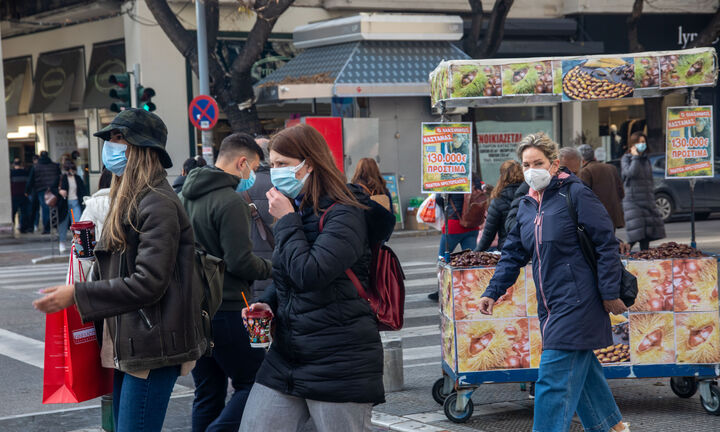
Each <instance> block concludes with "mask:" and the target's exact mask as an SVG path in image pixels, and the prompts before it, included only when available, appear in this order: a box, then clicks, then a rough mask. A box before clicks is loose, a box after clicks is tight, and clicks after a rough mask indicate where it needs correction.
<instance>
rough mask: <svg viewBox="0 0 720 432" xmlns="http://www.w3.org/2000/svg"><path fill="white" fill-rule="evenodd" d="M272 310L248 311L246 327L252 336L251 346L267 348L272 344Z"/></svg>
mask: <svg viewBox="0 0 720 432" xmlns="http://www.w3.org/2000/svg"><path fill="white" fill-rule="evenodd" d="M272 316H273V315H272V312H270V311H269V310H254V311H248V312H247V315H246V317H247V319H246V321H245V328H246V329H247V331H248V336H249V337H250V346H251V347H253V348H267V347H269V346H270V322H271V321H272Z"/></svg>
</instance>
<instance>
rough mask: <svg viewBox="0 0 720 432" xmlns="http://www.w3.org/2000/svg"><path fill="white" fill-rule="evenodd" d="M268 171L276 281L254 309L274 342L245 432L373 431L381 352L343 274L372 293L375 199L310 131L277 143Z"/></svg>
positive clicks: (299, 130)
mask: <svg viewBox="0 0 720 432" xmlns="http://www.w3.org/2000/svg"><path fill="white" fill-rule="evenodd" d="M270 163H271V166H272V169H271V171H270V175H271V178H272V183H273V185H274V186H275V187H274V188H273V189H271V190H270V191H268V193H267V194H268V200H269V202H270V214H272V215H273V216H274V217H276V218H277V222H276V223H275V227H274V230H275V239H276V241H277V245H276V248H275V254H274V255H273V281H274V283H273V285H271V287H270V288H269V289H268V290H266V291H265V294H264V295H263V297H262V299H261V300H260V302H258V303H254V304H252V305H251V307H250V309H252V310H271V311H272V312H273V313H274V315H275V317H274V320H275V321H276V326H275V335H274V338H273V342H272V344H271V345H270V350H269V351H268V353H267V356H266V357H265V361H264V362H263V365H262V367H261V368H260V371H259V372H258V374H257V380H256V383H255V385H254V386H253V388H252V391H251V392H250V397H249V398H248V402H247V406H246V409H245V412H246V415H244V416H243V421H242V425H241V426H240V431H241V432H257V431H274V430H277V431H300V430H302V428H303V427H304V425H305V423H306V422H307V421H308V419H310V418H312V420H313V423H314V424H315V428H316V430H317V431H318V432H336V431H343V432H360V431H367V430H370V428H371V412H372V407H373V405H374V404H379V403H383V402H384V401H385V395H384V389H383V383H382V374H383V351H382V344H381V342H380V334H379V333H378V328H377V318H376V317H375V316H374V314H373V312H372V311H371V309H370V308H369V307H368V304H367V301H366V300H363V299H362V298H361V297H360V296H359V295H358V292H357V289H356V288H355V285H354V284H353V282H351V281H350V279H349V278H348V277H347V276H346V274H345V272H344V271H345V270H346V269H350V270H352V271H353V272H354V273H355V275H356V276H357V278H358V279H359V280H360V282H361V283H362V284H363V286H364V287H365V288H366V289H367V287H368V284H369V275H370V273H369V265H370V262H371V253H370V246H371V245H370V244H369V241H368V238H373V237H375V238H378V237H380V238H382V237H383V236H384V235H385V234H384V233H378V234H373V232H372V231H373V230H378V229H380V228H383V230H384V228H385V227H379V226H378V225H379V224H377V223H375V221H370V220H367V219H366V216H365V210H366V209H367V206H368V204H369V203H370V200H369V198H368V197H367V195H365V194H363V193H361V192H359V191H358V192H359V193H358V194H353V193H352V192H351V191H350V190H349V189H348V187H347V186H346V185H345V179H344V176H343V174H342V173H341V172H340V171H339V170H338V169H337V167H336V166H335V162H334V159H333V157H332V155H331V153H330V150H329V148H328V146H327V143H326V142H325V140H324V138H323V137H322V135H320V133H319V132H318V131H317V130H315V129H313V128H312V127H311V126H308V125H304V124H300V125H297V126H293V127H290V128H287V129H285V130H283V131H281V132H279V133H278V134H277V135H275V136H274V137H273V138H272V140H271V142H270ZM358 189H359V188H358ZM359 200H360V201H359ZM321 221H322V223H323V226H322V227H321V226H320V222H321ZM393 221H394V219H393Z"/></svg>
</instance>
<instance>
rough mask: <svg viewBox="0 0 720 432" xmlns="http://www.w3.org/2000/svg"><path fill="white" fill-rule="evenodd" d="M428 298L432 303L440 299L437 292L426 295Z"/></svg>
mask: <svg viewBox="0 0 720 432" xmlns="http://www.w3.org/2000/svg"><path fill="white" fill-rule="evenodd" d="M428 298H429V299H430V300H432V301H438V300H439V299H440V294H438V292H437V291H435V292H432V293H430V294H428Z"/></svg>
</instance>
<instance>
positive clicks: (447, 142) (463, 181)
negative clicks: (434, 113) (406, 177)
mask: <svg viewBox="0 0 720 432" xmlns="http://www.w3.org/2000/svg"><path fill="white" fill-rule="evenodd" d="M471 137H472V123H423V124H422V137H421V139H422V192H423V193H433V192H437V193H448V192H449V193H470V192H471V191H472V189H471V184H472V168H471V167H472V164H471V161H472V139H471Z"/></svg>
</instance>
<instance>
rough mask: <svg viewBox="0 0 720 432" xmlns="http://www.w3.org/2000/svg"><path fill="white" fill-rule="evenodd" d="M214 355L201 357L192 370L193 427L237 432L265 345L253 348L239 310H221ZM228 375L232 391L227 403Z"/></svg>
mask: <svg viewBox="0 0 720 432" xmlns="http://www.w3.org/2000/svg"><path fill="white" fill-rule="evenodd" d="M212 331H213V341H214V343H215V347H214V348H213V354H212V357H201V358H200V359H199V360H198V361H197V363H196V365H195V368H194V369H193V371H192V376H193V380H194V381H195V400H194V402H193V408H192V430H193V431H194V432H205V431H208V432H210V431H213V432H215V431H237V430H238V428H239V427H240V420H242V415H243V411H244V410H245V403H246V402H247V398H248V395H249V394H250V389H251V388H252V386H253V383H254V382H255V374H256V373H257V371H258V369H259V368H260V365H261V364H262V362H263V360H264V359H265V350H264V349H263V348H251V347H250V339H249V337H248V334H247V331H246V330H245V326H244V325H243V321H242V315H241V313H240V311H218V312H217V313H216V314H215V317H213V320H212ZM228 378H229V379H230V382H231V384H232V387H233V390H234V391H233V394H232V397H230V400H229V401H228V403H227V405H226V404H225V398H226V397H227V388H228Z"/></svg>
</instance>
